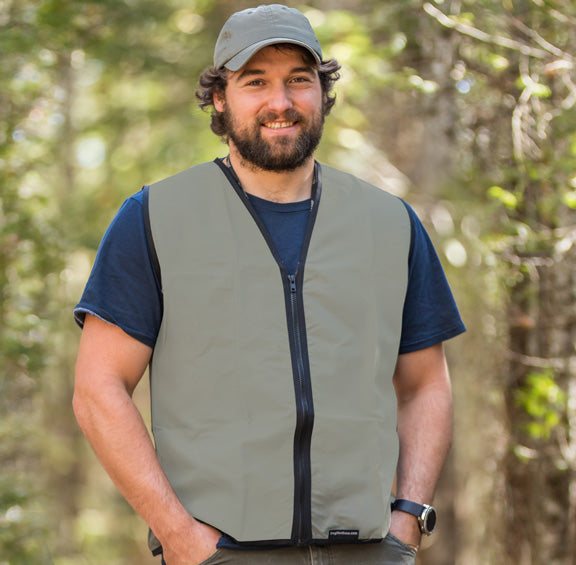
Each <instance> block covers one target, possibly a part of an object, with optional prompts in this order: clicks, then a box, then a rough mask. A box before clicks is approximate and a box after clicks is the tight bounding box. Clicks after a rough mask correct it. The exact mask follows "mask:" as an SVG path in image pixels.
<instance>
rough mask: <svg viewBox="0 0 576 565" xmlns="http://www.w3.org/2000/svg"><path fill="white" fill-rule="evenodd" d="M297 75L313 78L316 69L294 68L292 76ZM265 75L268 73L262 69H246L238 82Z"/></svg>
mask: <svg viewBox="0 0 576 565" xmlns="http://www.w3.org/2000/svg"><path fill="white" fill-rule="evenodd" d="M297 73H306V74H308V75H311V76H313V75H314V68H313V67H310V66H305V67H294V68H293V69H291V70H290V74H297ZM265 74H266V71H264V70H262V69H245V70H244V71H242V72H241V73H240V74H239V75H238V77H237V78H236V80H237V81H239V80H242V79H244V78H247V77H252V76H263V75H265Z"/></svg>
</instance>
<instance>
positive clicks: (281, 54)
mask: <svg viewBox="0 0 576 565" xmlns="http://www.w3.org/2000/svg"><path fill="white" fill-rule="evenodd" d="M338 68H339V67H338V64H337V63H336V62H335V61H333V60H331V61H323V59H322V51H321V47H320V44H319V42H318V39H317V38H316V36H315V34H314V31H313V30H312V28H311V26H310V24H309V22H308V20H307V19H306V18H305V17H304V16H303V15H302V14H301V13H300V12H298V11H297V10H294V9H291V8H287V7H285V6H281V5H269V6H260V7H258V8H256V9H251V10H244V11H242V12H238V13H236V14H234V15H233V16H232V17H231V18H230V19H229V20H228V21H227V22H226V24H225V25H224V27H223V29H222V31H221V33H220V36H219V38H218V41H217V43H216V48H215V53H214V67H213V68H210V69H208V70H207V71H206V72H205V73H204V74H203V75H202V77H201V80H200V85H201V89H200V91H199V93H198V97H199V98H200V100H201V106H203V107H208V106H213V111H212V129H213V130H214V131H215V132H216V133H217V134H218V135H221V136H222V137H223V138H224V139H225V140H226V141H227V143H228V147H229V155H228V156H227V157H226V158H225V159H216V160H215V161H214V162H213V163H204V164H201V165H198V166H195V167H192V168H191V169H188V170H187V171H184V172H182V173H180V174H178V175H175V176H173V177H170V178H168V179H165V180H164V181H161V182H159V183H156V184H153V185H152V186H150V187H145V188H144V189H143V191H141V192H140V193H139V194H138V195H135V196H133V197H131V198H129V199H128V200H127V201H126V202H125V204H124V206H123V207H122V209H121V210H120V212H119V213H118V215H117V216H116V218H115V220H114V221H113V222H112V224H111V226H110V227H109V229H108V231H107V233H106V235H105V237H104V239H103V241H102V243H101V246H100V249H99V252H98V256H97V259H96V263H95V265H94V268H93V271H92V274H91V276H90V279H89V281H88V284H87V286H86V289H85V291H84V294H83V297H82V300H81V302H80V303H79V304H78V306H77V307H76V310H75V315H76V319H77V320H78V322H79V323H80V324H81V325H83V333H82V339H81V345H80V351H79V356H78V363H77V372H76V388H75V395H74V409H75V412H76V415H77V418H78V421H79V423H80V425H81V427H82V429H83V430H84V432H85V434H86V436H87V437H88V439H89V441H90V443H91V444H92V446H93V448H94V450H95V451H96V454H97V455H98V457H99V459H100V461H101V462H102V464H103V466H104V468H105V469H106V470H107V472H108V473H109V475H110V476H111V478H112V479H113V480H114V482H115V483H116V485H117V486H118V488H119V489H120V491H121V492H122V494H123V495H124V496H125V497H126V499H127V500H128V501H129V502H130V504H131V505H132V506H133V507H134V509H135V510H136V511H137V512H138V513H139V514H140V515H141V516H142V518H143V519H144V520H145V521H146V522H147V523H148V525H149V526H150V530H151V535H150V547H151V549H152V551H153V552H154V553H155V554H160V553H161V554H162V556H163V562H164V563H166V564H167V565H196V564H199V563H210V564H215V565H216V564H221V563H227V564H236V563H238V564H243V563H250V564H252V563H256V564H258V563H279V564H284V563H285V564H296V563H298V564H299V563H331V564H334V565H344V564H362V563H365V564H372V563H374V564H376V563H378V564H389V563H390V564H391V563H414V559H415V554H416V550H417V548H418V545H419V543H420V538H421V535H422V534H423V533H425V534H429V533H431V531H432V530H433V528H434V522H435V511H434V510H433V509H432V508H431V507H430V506H428V505H429V503H430V502H431V500H432V497H433V494H434V489H435V485H436V482H437V479H438V476H439V474H440V470H441V467H442V465H443V462H444V460H445V457H446V454H447V451H448V449H449V445H450V442H451V396H450V382H449V377H448V371H447V368H446V362H445V358H444V354H443V350H442V341H444V340H445V339H448V338H451V337H453V336H455V335H457V334H459V333H461V332H462V331H464V328H463V325H462V322H461V320H460V317H459V315H458V312H457V309H456V307H455V305H454V302H453V299H452V295H451V293H450V290H449V288H448V286H447V283H446V281H445V278H444V275H443V273H442V269H441V267H440V265H439V262H438V259H437V256H436V254H435V253H434V250H433V248H432V246H431V244H430V241H429V239H428V238H427V236H426V233H425V232H424V230H423V228H422V225H421V224H420V222H419V221H418V219H417V218H416V216H415V215H414V213H413V212H412V211H411V209H410V208H409V207H408V206H407V205H406V204H405V203H403V202H402V201H401V200H399V199H397V198H395V197H393V196H391V195H389V194H387V193H386V192H384V191H382V190H380V189H377V188H375V187H372V186H371V185H368V184H367V183H365V182H363V181H360V180H359V179H356V178H354V177H352V176H350V175H347V174H344V173H342V172H339V171H337V170H335V169H332V168H330V167H325V166H321V165H319V164H318V163H316V162H315V160H314V157H313V154H314V150H315V148H316V146H317V144H318V142H319V141H320V138H321V133H322V126H323V122H324V117H325V116H326V114H327V113H328V112H329V111H330V108H331V107H332V105H333V103H334V98H333V96H332V94H331V88H332V85H333V83H334V81H335V80H336V79H337V78H338V77H337V71H338ZM152 354H154V355H153V359H152ZM149 363H150V365H151V397H152V399H151V400H152V427H153V433H154V439H155V445H153V444H152V442H151V440H150V438H149V435H148V433H147V431H146V428H145V426H144V423H143V421H142V419H141V417H140V414H139V412H138V410H137V409H136V407H135V406H134V404H133V402H132V399H131V396H132V392H133V390H134V388H135V387H136V385H137V383H138V382H139V380H140V379H141V377H142V375H143V373H144V371H145V369H146V367H147V366H148V364H149ZM396 428H397V429H396ZM395 475H396V477H397V487H396V493H395V494H396V497H397V499H399V500H397V501H396V502H394V503H392V504H391V502H392V501H394V497H393V496H392V493H391V489H392V484H393V481H394V477H395Z"/></svg>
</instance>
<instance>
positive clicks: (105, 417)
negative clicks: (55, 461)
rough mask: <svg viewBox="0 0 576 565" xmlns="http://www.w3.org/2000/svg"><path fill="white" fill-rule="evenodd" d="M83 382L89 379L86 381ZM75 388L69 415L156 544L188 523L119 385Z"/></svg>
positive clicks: (126, 392) (185, 513) (126, 396)
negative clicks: (154, 536) (72, 409)
mask: <svg viewBox="0 0 576 565" xmlns="http://www.w3.org/2000/svg"><path fill="white" fill-rule="evenodd" d="M88 380H89V379H88ZM102 381H104V382H105V379H99V385H100V386H98V391H94V392H92V391H91V390H90V389H88V390H86V388H83V387H77V390H76V392H75V395H74V411H75V413H76V417H77V420H78V423H79V425H80V427H81V428H82V431H83V432H84V434H85V435H86V437H87V439H88V441H89V442H90V444H91V446H92V448H93V449H94V451H95V453H96V455H97V457H98V459H99V460H100V462H101V464H102V466H103V467H104V469H105V470H106V472H107V473H108V475H109V476H110V477H111V479H112V480H113V481H114V483H115V485H116V486H117V488H118V489H119V490H120V492H121V493H122V495H123V496H124V497H125V498H126V500H127V501H128V502H129V503H130V504H131V506H132V507H133V508H134V509H135V511H136V512H137V513H138V514H139V515H140V516H141V517H142V518H143V519H144V520H145V521H146V523H147V524H148V525H149V526H150V527H151V528H152V530H153V531H154V533H155V534H156V535H157V536H158V537H159V538H160V539H162V538H166V537H168V536H169V535H170V532H169V528H171V527H177V525H178V524H179V523H185V522H186V521H188V520H189V518H190V517H189V515H188V513H187V512H186V510H185V509H184V507H183V506H182V504H181V503H180V501H179V500H178V497H177V496H176V494H175V493H174V491H173V489H172V487H171V485H170V483H169V482H168V479H167V478H166V476H165V474H164V472H163V470H162V468H161V466H160V463H159V461H158V458H157V456H156V452H155V449H154V446H153V443H152V440H151V438H150V436H149V434H148V430H147V429H146V425H145V423H144V421H143V419H142V417H141V415H140V412H139V411H138V409H137V407H136V406H135V405H134V403H133V401H132V398H131V396H130V394H129V392H128V391H127V390H126V389H125V388H124V387H123V386H122V385H120V384H109V383H107V384H103V382H102Z"/></svg>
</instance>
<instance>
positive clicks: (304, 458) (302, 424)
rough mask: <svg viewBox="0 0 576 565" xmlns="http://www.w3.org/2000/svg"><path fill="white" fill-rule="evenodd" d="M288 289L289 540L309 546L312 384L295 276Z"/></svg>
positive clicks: (289, 277) (312, 423)
mask: <svg viewBox="0 0 576 565" xmlns="http://www.w3.org/2000/svg"><path fill="white" fill-rule="evenodd" d="M288 282H289V287H290V311H289V320H290V322H289V334H290V345H291V350H292V352H293V370H294V393H295V398H296V429H295V432H294V516H293V522H292V540H293V542H294V543H295V544H296V545H308V544H309V543H310V541H311V540H312V508H311V505H312V502H311V495H312V493H311V491H312V485H311V475H312V472H311V465H310V445H311V441H312V428H313V426H314V402H313V398H312V383H311V381H310V370H309V366H308V362H307V353H306V352H307V347H306V343H305V341H304V340H305V339H306V336H305V331H304V326H303V324H304V317H303V314H304V309H303V301H302V293H301V292H299V286H298V284H297V281H296V275H288Z"/></svg>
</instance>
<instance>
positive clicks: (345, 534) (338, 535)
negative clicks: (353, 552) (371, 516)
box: [328, 530, 360, 543]
mask: <svg viewBox="0 0 576 565" xmlns="http://www.w3.org/2000/svg"><path fill="white" fill-rule="evenodd" d="M359 535H360V530H330V531H329V532H328V540H329V541H330V542H332V543H353V542H355V541H358V536H359Z"/></svg>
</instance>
